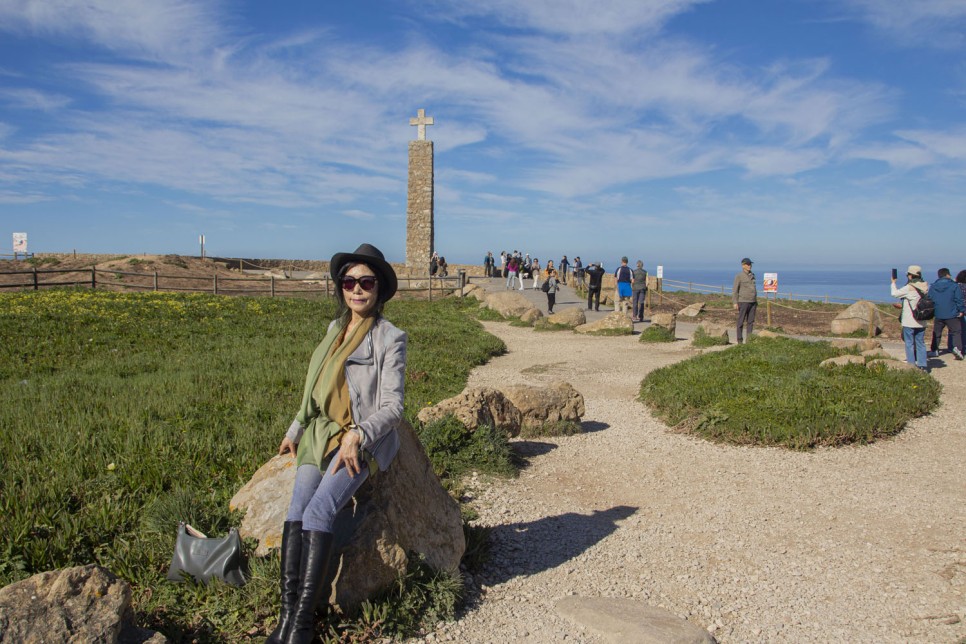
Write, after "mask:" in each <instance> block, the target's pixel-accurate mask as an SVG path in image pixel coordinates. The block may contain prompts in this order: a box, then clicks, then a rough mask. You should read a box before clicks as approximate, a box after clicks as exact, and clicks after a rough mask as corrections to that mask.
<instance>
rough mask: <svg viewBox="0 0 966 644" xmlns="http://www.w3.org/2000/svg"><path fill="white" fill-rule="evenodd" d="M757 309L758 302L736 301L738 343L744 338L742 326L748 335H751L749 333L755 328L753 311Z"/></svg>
mask: <svg viewBox="0 0 966 644" xmlns="http://www.w3.org/2000/svg"><path fill="white" fill-rule="evenodd" d="M757 310H758V302H738V333H737V339H738V344H741V343H742V341H743V339H744V336H743V335H742V332H741V329H742V327H745V328H746V329H747V330H748V337H751V333H752V331H754V329H755V312H756V311H757Z"/></svg>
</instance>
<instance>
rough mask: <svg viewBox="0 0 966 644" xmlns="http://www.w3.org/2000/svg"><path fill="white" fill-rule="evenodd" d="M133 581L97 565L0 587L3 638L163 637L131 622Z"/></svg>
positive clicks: (155, 643)
mask: <svg viewBox="0 0 966 644" xmlns="http://www.w3.org/2000/svg"><path fill="white" fill-rule="evenodd" d="M131 597H132V591H131V584H129V583H128V582H126V581H124V580H123V579H118V578H117V577H116V576H114V574H112V573H111V572H110V571H109V570H107V569H106V568H102V567H101V566H97V565H93V564H90V565H86V566H76V567H74V568H64V569H62V570H52V571H50V572H42V573H39V574H36V575H34V576H33V577H28V578H27V579H24V580H22V581H18V582H16V583H13V584H10V585H9V586H6V587H5V588H2V589H0V641H2V642H117V641H137V642H149V643H151V644H162V643H163V642H167V641H168V640H167V638H165V637H164V636H163V635H161V634H160V633H155V632H153V631H148V630H145V629H140V628H137V627H135V626H134V625H133V624H132V623H131Z"/></svg>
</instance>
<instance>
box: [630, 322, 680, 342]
mask: <svg viewBox="0 0 966 644" xmlns="http://www.w3.org/2000/svg"><path fill="white" fill-rule="evenodd" d="M637 341H638V342H644V343H648V342H674V334H673V333H671V332H670V331H668V330H667V329H666V328H664V327H663V326H654V325H653V324H652V325H650V326H648V327H647V328H646V329H644V330H643V331H641V335H640V336H639V337H638V338H637Z"/></svg>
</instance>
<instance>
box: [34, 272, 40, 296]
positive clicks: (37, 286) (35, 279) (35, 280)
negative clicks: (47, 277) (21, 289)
mask: <svg viewBox="0 0 966 644" xmlns="http://www.w3.org/2000/svg"><path fill="white" fill-rule="evenodd" d="M34 290H35V291H37V290H40V285H39V284H38V283H37V267H36V266H34Z"/></svg>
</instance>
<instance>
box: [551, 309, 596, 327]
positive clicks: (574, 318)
mask: <svg viewBox="0 0 966 644" xmlns="http://www.w3.org/2000/svg"><path fill="white" fill-rule="evenodd" d="M547 322H549V323H550V324H560V325H562V326H569V327H570V328H574V327H578V326H580V325H581V324H586V323H587V316H586V315H584V310H583V309H582V308H577V307H570V308H567V309H561V310H560V311H557V312H556V313H554V314H553V315H551V316H549V317H548V318H547Z"/></svg>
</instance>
